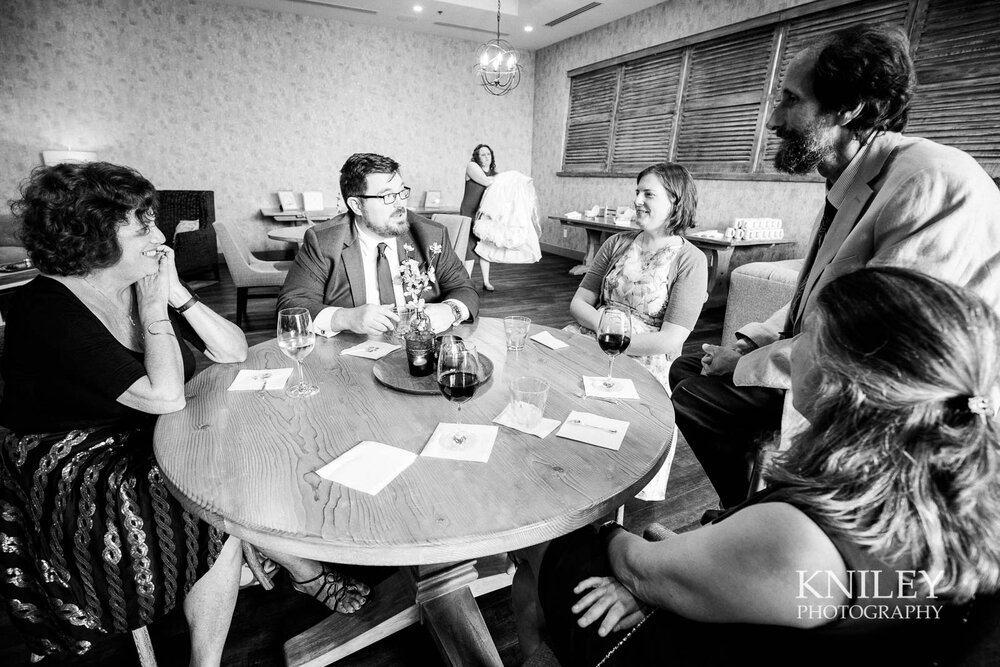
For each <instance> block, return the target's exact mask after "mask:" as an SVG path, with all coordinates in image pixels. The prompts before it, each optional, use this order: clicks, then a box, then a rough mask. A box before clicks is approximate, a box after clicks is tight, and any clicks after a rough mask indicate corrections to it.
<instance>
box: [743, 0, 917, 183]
mask: <svg viewBox="0 0 1000 667" xmlns="http://www.w3.org/2000/svg"><path fill="white" fill-rule="evenodd" d="M910 4H911V3H910V2H909V0H889V1H883V2H870V3H869V2H862V3H857V4H852V5H848V6H846V7H841V8H839V9H836V10H832V11H826V12H820V13H819V14H812V15H809V16H803V17H802V18H800V19H795V20H792V21H789V22H788V24H787V26H786V33H785V48H784V50H783V51H782V53H781V65H780V68H779V72H778V77H777V80H776V83H775V87H774V90H772V91H771V94H770V95H768V103H767V109H766V110H765V111H766V113H767V114H768V115H770V113H771V109H772V103H771V102H770V99H771V98H773V97H774V96H775V95H776V94H777V93H778V91H780V90H781V82H782V81H784V79H785V72H787V71H788V64H789V63H790V62H792V58H794V57H795V56H796V55H797V54H798V53H799V52H801V51H803V50H805V49H806V48H808V47H810V46H815V45H817V44H819V43H820V41H822V39H823V38H824V37H826V36H827V35H829V34H830V33H832V32H834V31H836V30H839V29H841V28H845V27H847V26H849V25H853V24H855V23H864V22H868V23H885V24H888V25H894V26H897V27H900V28H903V27H905V25H906V18H907V11H908V10H909V8H910ZM780 144H781V139H779V138H778V137H777V136H775V135H774V133H772V132H768V136H767V147H766V148H765V150H764V160H763V162H762V164H761V171H762V172H765V173H771V174H774V173H777V169H775V168H774V154H775V153H777V152H778V146H779V145H780Z"/></svg>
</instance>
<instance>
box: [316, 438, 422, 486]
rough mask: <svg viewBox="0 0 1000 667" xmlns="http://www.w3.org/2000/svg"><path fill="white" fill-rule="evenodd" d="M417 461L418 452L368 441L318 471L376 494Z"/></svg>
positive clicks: (336, 480) (348, 484) (323, 475)
mask: <svg viewBox="0 0 1000 667" xmlns="http://www.w3.org/2000/svg"><path fill="white" fill-rule="evenodd" d="M416 460H417V455H416V454H414V453H413V452H408V451H406V450H405V449H399V448H398V447H390V446H389V445H385V444H382V443H381V442H373V441H371V440H364V441H362V442H359V443H358V444H356V445H355V446H354V447H352V448H351V449H349V450H348V451H346V452H344V453H343V454H341V455H340V456H338V457H337V458H335V459H334V460H332V461H330V462H329V463H327V464H326V465H325V466H323V467H322V468H320V469H319V470H317V471H316V474H317V475H319V476H320V477H322V478H324V479H328V480H330V481H331V482H336V483H337V484H341V485H343V486H347V487H350V488H352V489H355V490H357V491H361V492H363V493H368V494H370V495H373V496H374V495H375V494H377V493H378V492H379V491H381V490H382V489H384V488H385V486H386V484H388V483H389V482H391V481H392V480H394V479H396V477H397V476H398V475H399V474H400V473H401V472H403V471H404V470H406V469H407V468H408V467H410V464H411V463H413V462H414V461H416Z"/></svg>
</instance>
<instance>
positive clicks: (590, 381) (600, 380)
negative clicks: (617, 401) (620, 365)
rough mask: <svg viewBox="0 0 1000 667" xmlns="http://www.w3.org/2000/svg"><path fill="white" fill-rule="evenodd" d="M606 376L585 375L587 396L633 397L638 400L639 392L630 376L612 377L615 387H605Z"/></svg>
mask: <svg viewBox="0 0 1000 667" xmlns="http://www.w3.org/2000/svg"><path fill="white" fill-rule="evenodd" d="M605 380H607V378H605V377H591V376H589V375H584V376H583V389H584V391H586V392H587V396H593V397H594V398H631V399H635V400H638V399H639V392H637V391H636V390H635V384H634V383H633V382H632V381H631V380H629V379H628V378H612V380H614V383H615V384H614V386H613V387H605V386H604V381H605Z"/></svg>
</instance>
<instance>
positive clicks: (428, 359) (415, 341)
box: [403, 331, 434, 377]
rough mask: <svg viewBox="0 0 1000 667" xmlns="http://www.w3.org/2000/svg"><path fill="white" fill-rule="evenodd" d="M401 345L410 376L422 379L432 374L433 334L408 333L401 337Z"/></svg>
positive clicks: (425, 332)
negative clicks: (404, 351) (404, 349)
mask: <svg viewBox="0 0 1000 667" xmlns="http://www.w3.org/2000/svg"><path fill="white" fill-rule="evenodd" d="M403 343H404V345H405V346H406V365H407V366H409V369H410V375H412V376H414V377H423V376H425V375H430V374H431V373H433V372H434V332H432V331H408V332H407V333H406V334H405V335H404V336H403Z"/></svg>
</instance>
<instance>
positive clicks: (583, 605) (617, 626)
mask: <svg viewBox="0 0 1000 667" xmlns="http://www.w3.org/2000/svg"><path fill="white" fill-rule="evenodd" d="M588 589H590V592H589V593H587V594H586V595H584V596H583V597H582V598H580V600H579V601H578V602H577V603H576V604H575V605H573V607H572V612H573V613H574V614H582V616H580V618H578V619H577V621H576V622H577V624H578V625H579V626H580V627H581V628H585V627H587V626H588V625H590V624H591V623H593V622H594V621H596V620H598V619H601V618H603V619H604V620H602V621H601V626H600V627H599V628H598V629H597V634H599V635H600V636H602V637H606V636H608V634H609V633H611V632H621V631H622V630H628V629H630V628H633V627H635V625H636V624H637V623H638V622H639V621H641V620H642V619H643V618H645V617H646V614H645V613H643V611H642V609H641V608H640V607H639V601H638V600H636V599H635V596H634V595H632V594H631V593H629V591H628V589H627V588H625V587H624V586H623V585H622V583H621V582H620V581H618V580H617V579H615V578H614V577H590V578H589V579H584V580H583V581H581V582H580V583H579V584H577V585H576V588H574V589H573V592H574V593H576V594H580V593H583V592H584V591H586V590H588Z"/></svg>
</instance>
